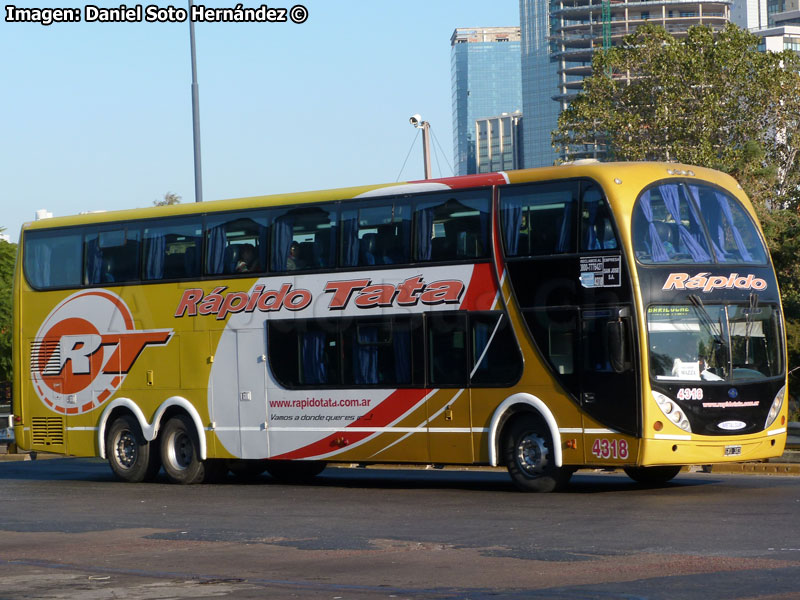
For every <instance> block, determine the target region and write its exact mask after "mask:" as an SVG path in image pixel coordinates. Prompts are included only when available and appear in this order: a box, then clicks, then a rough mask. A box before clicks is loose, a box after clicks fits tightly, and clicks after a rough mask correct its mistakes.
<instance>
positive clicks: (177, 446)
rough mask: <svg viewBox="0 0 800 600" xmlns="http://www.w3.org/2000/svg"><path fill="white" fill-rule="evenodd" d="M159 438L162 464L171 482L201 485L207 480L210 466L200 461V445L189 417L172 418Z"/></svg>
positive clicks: (178, 416)
mask: <svg viewBox="0 0 800 600" xmlns="http://www.w3.org/2000/svg"><path fill="white" fill-rule="evenodd" d="M159 437H160V439H161V462H162V463H164V472H165V473H166V474H167V477H169V480H170V481H171V482H173V483H180V484H183V485H187V484H191V483H201V482H202V481H203V480H204V479H205V478H206V471H207V470H209V469H207V467H208V465H206V463H204V462H203V461H202V460H200V443H199V441H198V439H197V433H196V432H195V430H194V425H193V424H192V422H191V420H190V419H189V418H188V417H186V416H184V415H177V416H175V417H172V418H171V419H170V420H169V421H167V423H166V424H165V425H164V427H163V428H162V430H161V434H160V436H159ZM209 471H210V470H209ZM210 474H211V473H210V472H209V475H210Z"/></svg>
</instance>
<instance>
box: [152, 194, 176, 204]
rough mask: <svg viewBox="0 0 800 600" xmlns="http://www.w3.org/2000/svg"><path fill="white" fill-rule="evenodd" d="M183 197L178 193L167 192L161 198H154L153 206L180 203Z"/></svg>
mask: <svg viewBox="0 0 800 600" xmlns="http://www.w3.org/2000/svg"><path fill="white" fill-rule="evenodd" d="M180 203H181V197H180V196H179V195H178V194H173V193H172V192H167V193H166V194H164V197H163V198H162V199H161V200H153V206H172V205H173V204H180Z"/></svg>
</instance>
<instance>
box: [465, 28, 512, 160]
mask: <svg viewBox="0 0 800 600" xmlns="http://www.w3.org/2000/svg"><path fill="white" fill-rule="evenodd" d="M450 46H451V55H450V60H451V76H452V94H453V155H454V160H455V172H456V175H468V174H471V173H476V172H477V171H476V160H475V121H476V120H478V119H481V118H485V117H491V116H496V115H499V114H501V113H513V112H515V111H519V110H520V109H521V108H522V88H521V83H520V35H519V27H481V28H471V29H468V28H458V29H456V30H455V31H454V32H453V35H452V37H451V38H450Z"/></svg>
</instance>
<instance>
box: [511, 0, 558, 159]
mask: <svg viewBox="0 0 800 600" xmlns="http://www.w3.org/2000/svg"><path fill="white" fill-rule="evenodd" d="M551 4H553V3H552V2H551V1H550V0H520V2H519V23H520V35H521V37H522V114H523V119H522V132H523V135H522V137H523V142H522V148H523V150H522V156H523V163H524V166H525V167H544V166H548V165H552V164H553V162H555V160H556V158H557V156H556V153H555V152H554V151H553V147H552V144H551V141H550V133H551V132H552V131H553V130H554V129H555V128H556V126H557V125H558V115H559V113H560V112H561V106H560V105H559V104H558V103H556V102H553V96H555V95H556V93H557V92H558V64H557V63H556V62H555V61H554V60H552V53H553V51H555V49H556V46H555V45H554V43H553V40H551V38H550V36H551V18H550V6H551ZM556 5H558V3H556Z"/></svg>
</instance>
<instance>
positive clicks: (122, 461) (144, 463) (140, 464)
mask: <svg viewBox="0 0 800 600" xmlns="http://www.w3.org/2000/svg"><path fill="white" fill-rule="evenodd" d="M106 456H107V458H108V464H109V466H111V470H112V471H114V474H115V475H116V476H117V477H119V478H120V479H121V480H122V481H127V482H129V483H140V482H142V481H152V480H153V479H155V477H156V475H158V471H159V470H160V469H161V461H160V460H159V456H158V450H157V449H156V448H155V447H154V444H152V443H150V442H148V441H147V440H146V439H144V435H142V430H141V428H140V427H139V423H138V422H137V421H136V419H135V418H133V417H132V416H130V415H123V416H121V417H119V418H117V419H115V420H114V422H113V423H111V426H110V427H109V428H108V432H107V433H106Z"/></svg>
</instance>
